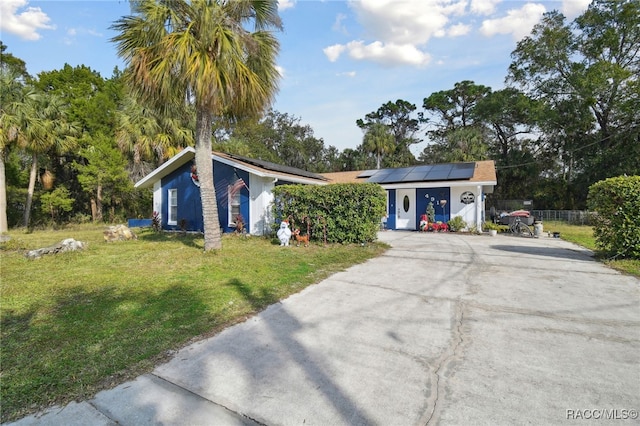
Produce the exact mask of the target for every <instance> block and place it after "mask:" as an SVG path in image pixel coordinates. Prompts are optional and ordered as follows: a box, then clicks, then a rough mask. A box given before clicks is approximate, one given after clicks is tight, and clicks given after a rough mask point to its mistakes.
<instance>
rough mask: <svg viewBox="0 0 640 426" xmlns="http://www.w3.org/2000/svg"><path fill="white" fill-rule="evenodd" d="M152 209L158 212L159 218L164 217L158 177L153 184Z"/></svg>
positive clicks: (160, 185) (160, 184)
mask: <svg viewBox="0 0 640 426" xmlns="http://www.w3.org/2000/svg"><path fill="white" fill-rule="evenodd" d="M153 211H154V212H158V213H159V214H160V218H163V217H164V213H165V212H163V211H162V182H161V179H158V180H157V181H156V182H155V183H154V184H153Z"/></svg>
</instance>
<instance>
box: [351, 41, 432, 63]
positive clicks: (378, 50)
mask: <svg viewBox="0 0 640 426" xmlns="http://www.w3.org/2000/svg"><path fill="white" fill-rule="evenodd" d="M344 48H345V49H346V50H347V51H348V52H349V56H350V57H351V58H353V59H356V60H370V61H373V62H377V63H379V64H382V65H385V66H393V65H399V64H404V65H414V66H423V65H427V64H428V63H429V61H431V56H430V55H429V54H428V53H425V52H422V51H421V50H419V49H417V48H416V47H415V46H414V45H412V44H395V43H387V44H385V43H382V42H380V41H374V42H373V43H369V44H365V43H364V42H363V41H351V42H349V43H347V45H346V46H344Z"/></svg>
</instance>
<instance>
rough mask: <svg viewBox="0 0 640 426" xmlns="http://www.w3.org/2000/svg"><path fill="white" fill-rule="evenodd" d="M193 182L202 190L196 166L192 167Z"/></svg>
mask: <svg viewBox="0 0 640 426" xmlns="http://www.w3.org/2000/svg"><path fill="white" fill-rule="evenodd" d="M191 182H193V184H194V185H195V186H197V187H198V188H200V180H198V168H197V167H196V165H195V164H194V165H193V166H191Z"/></svg>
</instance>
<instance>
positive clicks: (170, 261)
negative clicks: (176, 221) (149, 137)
mask: <svg viewBox="0 0 640 426" xmlns="http://www.w3.org/2000/svg"><path fill="white" fill-rule="evenodd" d="M104 229H105V228H104V227H76V228H65V229H64V230H59V231H36V232H33V233H29V234H27V233H24V232H11V233H10V234H9V235H10V236H11V237H12V239H11V240H10V241H9V242H6V243H3V244H0V248H1V249H2V250H0V256H1V257H0V261H1V277H0V278H1V293H0V295H1V303H2V305H1V306H2V309H1V311H0V319H1V322H2V329H1V337H2V346H1V349H0V356H1V359H0V362H1V368H2V369H1V371H0V379H1V380H0V383H1V384H0V386H1V388H0V395H1V397H2V401H1V402H2V416H1V420H2V422H6V421H9V420H12V419H16V418H18V417H21V416H23V415H25V414H27V413H29V412H33V411H35V410H37V409H38V408H40V407H42V406H43V405H47V404H50V403H53V402H56V403H65V402H68V401H70V400H72V399H77V398H87V397H90V396H91V395H93V394H94V393H95V392H96V391H97V390H100V389H103V388H106V387H110V386H113V385H115V384H116V383H119V382H122V381H125V380H127V379H130V378H133V377H135V376H137V375H139V374H141V373H143V372H146V371H149V370H151V369H152V368H153V366H154V365H156V364H157V363H159V362H160V361H162V360H163V359H165V358H166V357H167V356H168V353H169V351H170V350H172V349H177V348H179V347H181V346H183V345H185V344H186V343H188V342H189V341H190V340H193V339H198V338H201V337H203V336H205V335H210V334H212V333H215V332H217V331H219V330H220V329H222V328H224V327H226V326H228V325H230V324H233V323H236V322H238V321H242V320H244V319H245V318H247V317H248V316H249V315H252V314H254V313H255V312H258V311H260V310H262V309H264V308H265V307H267V306H268V305H270V304H272V303H274V302H276V301H278V300H281V299H283V298H285V297H287V296H288V295H290V294H292V293H296V292H298V291H300V290H301V289H302V288H304V287H306V286H308V285H309V284H312V283H315V282H318V281H320V280H321V279H323V278H325V277H327V276H329V275H330V274H332V273H334V272H336V271H339V270H343V269H345V268H346V267H348V266H350V265H353V264H356V263H360V262H363V261H365V260H366V259H369V258H371V257H375V256H377V255H378V254H380V253H381V252H383V251H384V250H385V249H386V246H384V245H381V244H369V245H366V246H364V247H363V246H359V245H351V246H343V245H332V246H327V247H324V246H322V245H314V244H312V245H311V246H310V247H307V248H305V247H295V246H292V247H280V246H279V245H278V244H276V243H274V241H271V240H268V239H265V238H259V237H247V238H245V237H240V236H235V235H225V236H224V237H223V249H222V250H221V251H219V252H215V253H204V252H203V244H204V241H203V239H202V237H200V236H193V235H185V236H181V235H178V234H155V233H153V232H151V231H150V230H141V231H138V236H139V239H138V240H135V241H127V242H117V243H106V242H104V240H103V237H102V231H103V230H104ZM65 238H75V239H76V240H80V241H84V242H88V243H89V247H88V249H86V250H85V251H82V252H76V253H63V254H58V255H48V256H45V257H43V258H41V259H39V260H27V259H26V258H25V256H24V252H25V250H27V249H35V248H40V247H45V246H48V245H52V244H54V243H57V242H60V241H62V240H63V239H65Z"/></svg>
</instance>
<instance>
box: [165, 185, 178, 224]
mask: <svg viewBox="0 0 640 426" xmlns="http://www.w3.org/2000/svg"><path fill="white" fill-rule="evenodd" d="M168 206H169V214H168V215H167V225H177V224H178V190H177V189H170V190H169V202H168Z"/></svg>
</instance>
